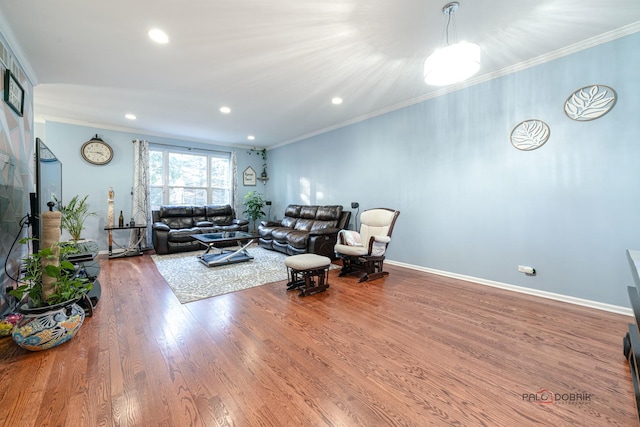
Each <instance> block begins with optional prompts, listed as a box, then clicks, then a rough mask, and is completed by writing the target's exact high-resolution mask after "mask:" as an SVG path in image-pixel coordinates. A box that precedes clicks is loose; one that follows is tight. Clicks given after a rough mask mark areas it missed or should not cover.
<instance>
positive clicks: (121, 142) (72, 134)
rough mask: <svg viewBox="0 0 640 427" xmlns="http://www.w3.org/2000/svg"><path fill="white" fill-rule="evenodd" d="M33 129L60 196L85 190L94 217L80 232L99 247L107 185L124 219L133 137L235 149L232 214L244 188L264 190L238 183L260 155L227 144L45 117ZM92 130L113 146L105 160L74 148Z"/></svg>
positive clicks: (258, 165) (122, 237) (103, 241)
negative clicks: (47, 153) (56, 169)
mask: <svg viewBox="0 0 640 427" xmlns="http://www.w3.org/2000/svg"><path fill="white" fill-rule="evenodd" d="M35 134H36V136H38V137H39V138H41V139H42V140H43V141H44V142H45V144H47V146H48V147H49V148H50V149H51V151H53V152H54V153H55V155H56V156H57V157H58V158H59V159H60V160H61V161H62V199H63V202H64V203H66V202H68V201H69V199H71V198H72V197H73V196H74V195H76V194H78V195H81V196H84V195H88V196H89V198H88V199H87V201H88V203H89V208H90V210H91V211H95V212H97V216H94V217H89V218H88V219H87V221H86V222H85V230H84V231H83V237H85V238H87V239H92V240H95V241H97V242H98V243H99V245H100V247H101V249H103V250H105V249H106V248H107V246H108V244H107V233H106V232H105V231H104V227H105V224H106V219H107V196H108V192H109V187H113V190H114V192H115V201H114V209H115V213H116V217H117V216H118V215H119V214H120V211H121V210H122V212H123V215H124V217H125V220H128V219H129V218H130V217H131V206H132V204H131V201H132V199H131V189H132V186H133V144H132V142H131V141H133V140H134V139H146V140H147V141H149V142H150V143H158V144H168V145H176V146H180V147H191V148H195V149H206V150H220V151H227V152H229V151H235V152H236V156H237V162H238V171H237V173H238V193H239V200H238V216H242V211H243V209H244V207H243V206H242V202H243V197H244V195H245V194H246V193H247V192H249V191H252V190H254V191H256V190H257V191H259V192H261V193H264V190H265V187H264V185H263V184H262V183H260V181H258V184H257V185H256V186H251V187H249V186H248V187H245V186H243V185H242V172H243V171H244V169H245V168H246V167H247V166H251V167H253V169H254V170H256V171H257V173H258V174H259V173H260V172H262V159H261V158H260V157H258V156H256V155H255V154H254V155H249V154H247V150H246V149H241V148H240V149H231V148H230V147H224V146H216V145H210V144H203V143H197V142H190V141H182V140H176V139H170V138H162V137H157V136H150V135H144V134H139V133H129V132H121V131H116V130H109V129H101V128H96V127H90V126H78V125H73V124H66V123H59V122H53V121H47V122H46V123H44V124H38V125H37V126H36V128H35ZM96 134H98V135H99V136H100V138H102V139H103V140H104V141H105V142H107V143H108V144H109V145H111V147H112V148H113V151H114V155H113V160H111V162H109V163H108V164H106V165H103V166H96V165H92V164H90V163H87V162H86V161H85V160H84V159H83V158H82V156H81V154H80V147H81V146H82V144H84V143H85V142H86V141H88V140H90V139H91V138H92V137H93V136H95V135H96ZM114 233H123V234H118V235H117V236H116V235H114V239H115V240H116V241H117V242H120V243H126V242H128V235H127V234H124V233H127V232H124V231H117V232H114ZM62 238H63V239H64V238H68V235H67V232H66V231H64V232H63V236H62Z"/></svg>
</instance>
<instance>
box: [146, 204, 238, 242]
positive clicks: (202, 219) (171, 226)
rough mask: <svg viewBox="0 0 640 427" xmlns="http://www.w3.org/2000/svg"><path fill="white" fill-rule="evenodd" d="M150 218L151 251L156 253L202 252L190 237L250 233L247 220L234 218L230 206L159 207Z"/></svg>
mask: <svg viewBox="0 0 640 427" xmlns="http://www.w3.org/2000/svg"><path fill="white" fill-rule="evenodd" d="M151 216H152V219H153V225H152V227H151V230H152V238H153V248H154V249H155V251H156V253H157V254H170V253H175V252H185V251H195V250H198V249H204V247H203V246H202V245H201V244H200V243H199V242H198V241H197V240H194V239H193V238H192V237H191V235H192V234H206V233H215V232H220V231H248V230H249V221H247V220H245V219H236V217H235V212H234V210H233V208H232V207H231V206H230V205H206V206H178V205H175V206H173V205H171V206H161V207H160V209H159V210H155V211H152V212H151Z"/></svg>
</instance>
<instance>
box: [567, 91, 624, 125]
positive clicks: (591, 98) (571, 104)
mask: <svg viewBox="0 0 640 427" xmlns="http://www.w3.org/2000/svg"><path fill="white" fill-rule="evenodd" d="M617 99H618V95H617V94H616V91H615V90H613V89H612V88H610V87H609V86H605V85H593V86H585V87H583V88H580V89H578V90H576V91H575V92H573V93H572V94H571V95H570V96H569V98H567V100H566V101H565V103H564V113H565V114H566V115H567V117H569V118H570V119H571V120H576V121H579V122H586V121H589V120H595V119H598V118H600V117H602V116H604V115H605V114H607V113H608V112H609V111H611V109H612V108H613V106H614V105H616V100H617Z"/></svg>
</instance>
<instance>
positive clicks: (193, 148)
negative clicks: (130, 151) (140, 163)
mask: <svg viewBox="0 0 640 427" xmlns="http://www.w3.org/2000/svg"><path fill="white" fill-rule="evenodd" d="M136 141H138V140H137V139H134V140H132V141H131V143H134V144H135V142H136ZM149 144H153V145H162V146H163V147H175V148H182V149H183V150H187V151H193V150H200V151H206V152H210V153H231V152H232V151H233V150H229V151H222V150H209V149H207V148H195V147H186V146H184V145H176V144H166V143H164V142H152V141H149Z"/></svg>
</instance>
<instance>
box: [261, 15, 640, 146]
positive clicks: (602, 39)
mask: <svg viewBox="0 0 640 427" xmlns="http://www.w3.org/2000/svg"><path fill="white" fill-rule="evenodd" d="M639 31H640V21H637V22H634V23H632V24H629V25H625V26H624V27H620V28H616V29H615V30H612V31H608V32H606V33H602V34H599V35H597V36H594V37H591V38H589V39H586V40H583V41H580V42H578V43H574V44H572V45H569V46H565V47H563V48H560V49H556V50H554V51H552V52H548V53H545V54H544V55H540V56H537V57H535V58H532V59H528V60H526V61H523V62H520V63H518V64H514V65H511V66H508V67H505V68H502V69H500V70H498V71H494V72H490V73H487V74H483V75H481V76H477V77H473V78H470V79H468V80H465V81H464V82H461V83H457V84H453V85H450V86H446V87H444V88H441V89H438V90H436V91H433V92H429V93H428V94H425V95H421V96H419V97H416V98H412V99H409V100H407V101H404V102H400V103H398V104H395V105H391V106H389V107H387V108H383V109H381V110H377V111H374V112H371V113H368V114H365V115H362V116H360V117H356V118H354V119H351V120H347V121H344V122H341V123H338V124H336V125H333V126H329V127H326V128H322V129H318V130H317V131H314V132H311V133H307V134H305V135H301V136H299V137H296V138H293V139H290V140H287V141H284V142H282V143H280V144H277V145H275V146H273V147H272V148H276V147H281V146H284V145H288V144H292V143H294V142H298V141H302V140H304V139H307V138H311V137H314V136H317V135H321V134H323V133H326V132H330V131H332V130H336V129H340V128H343V127H346V126H350V125H353V124H356V123H359V122H362V121H365V120H368V119H371V118H374V117H377V116H381V115H383V114H387V113H390V112H392V111H396V110H400V109H402V108H406V107H409V106H411V105H415V104H419V103H421V102H424V101H427V100H429V99H433V98H438V97H440V96H443V95H446V94H448V93H452V92H456V91H458V90H460V89H464V88H467V87H470V86H475V85H477V84H480V83H484V82H487V81H489V80H493V79H497V78H499V77H503V76H506V75H509V74H513V73H517V72H518V71H523V70H526V69H527V68H531V67H535V66H537V65H541V64H544V63H547V62H551V61H554V60H556V59H559V58H562V57H565V56H568V55H571V54H574V53H577V52H580V51H583V50H586V49H589V48H592V47H595V46H598V45H601V44H604V43H608V42H610V41H613V40H617V39H620V38H622V37H626V36H629V35H631V34H635V33H637V32H639Z"/></svg>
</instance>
